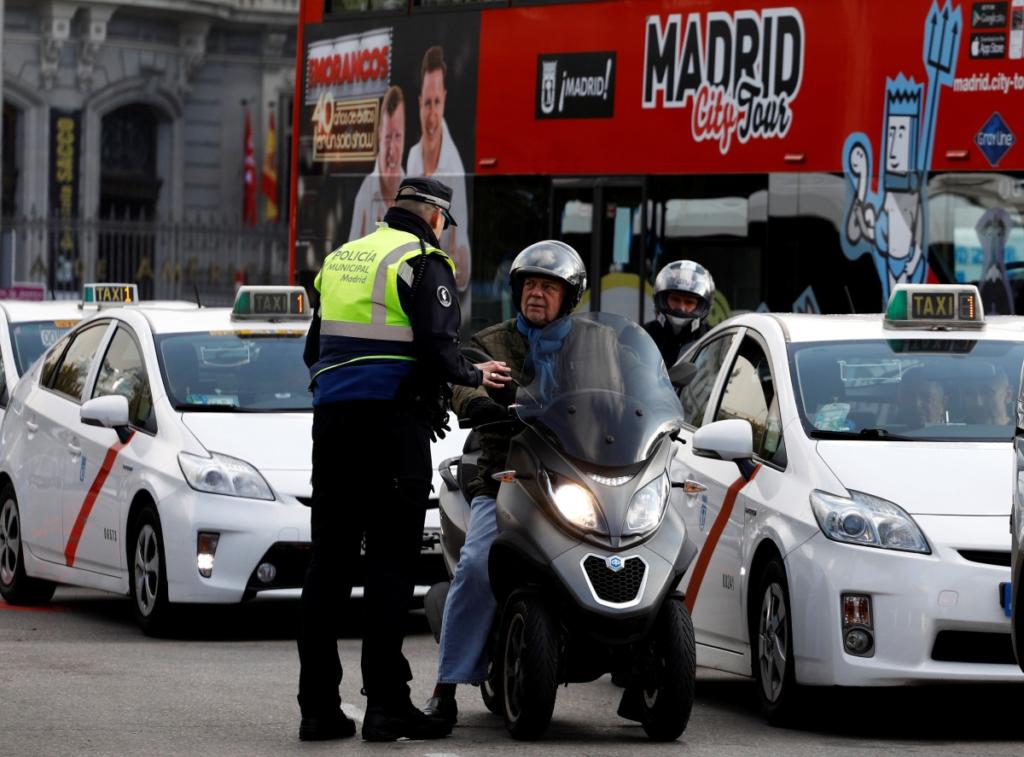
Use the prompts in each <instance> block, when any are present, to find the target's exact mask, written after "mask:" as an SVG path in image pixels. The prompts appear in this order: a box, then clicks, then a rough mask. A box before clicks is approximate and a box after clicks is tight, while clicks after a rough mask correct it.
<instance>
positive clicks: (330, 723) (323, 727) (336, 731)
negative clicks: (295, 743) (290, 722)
mask: <svg viewBox="0 0 1024 757" xmlns="http://www.w3.org/2000/svg"><path fill="white" fill-rule="evenodd" d="M355 733H356V724H355V722H354V721H353V720H352V718H350V717H349V716H348V715H346V714H345V713H344V712H342V711H341V710H335V711H334V712H329V713H327V714H326V715H303V717H302V723H300V724H299V740H300V741H329V740H331V739H347V738H349V737H351V736H355Z"/></svg>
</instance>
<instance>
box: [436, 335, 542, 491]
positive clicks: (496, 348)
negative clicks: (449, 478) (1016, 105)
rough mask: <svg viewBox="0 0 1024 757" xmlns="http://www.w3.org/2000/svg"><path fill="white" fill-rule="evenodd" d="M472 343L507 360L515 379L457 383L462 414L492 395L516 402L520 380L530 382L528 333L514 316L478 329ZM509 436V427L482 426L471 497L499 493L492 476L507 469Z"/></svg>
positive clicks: (458, 412) (457, 401)
mask: <svg viewBox="0 0 1024 757" xmlns="http://www.w3.org/2000/svg"><path fill="white" fill-rule="evenodd" d="M469 346H471V347H476V348H477V349H480V350H483V351H484V352H486V353H487V354H488V355H490V356H491V357H492V358H493V359H495V360H501V361H504V362H505V363H507V364H508V366H509V368H511V369H512V378H513V379H514V381H515V383H512V384H509V385H508V386H507V387H506V388H505V389H486V388H485V387H483V386H478V387H475V388H471V387H466V386H456V387H454V392H453V397H452V408H453V409H454V410H455V414H456V415H458V416H459V417H460V418H465V417H468V416H469V406H470V404H471V403H472V402H473V401H474V400H483V399H486V398H488V397H489V398H490V399H492V400H494V401H495V402H497V403H498V404H500V405H503V406H504V407H508V406H509V405H511V404H512V403H513V402H515V397H516V386H517V384H520V383H529V380H528V379H524V376H523V366H524V363H525V362H526V356H527V353H528V351H529V341H528V340H527V338H526V336H524V335H523V334H521V333H519V330H518V329H517V328H516V319H515V318H512V319H510V320H508V321H503V322H502V323H498V324H495V325H494V326H488V327H487V328H485V329H483V330H482V331H479V332H477V333H476V334H475V335H474V336H473V337H472V338H471V339H470V340H469ZM510 439H511V428H510V427H495V430H493V431H489V430H487V429H483V430H481V432H480V445H481V453H480V461H479V466H480V467H479V473H478V475H477V476H476V477H475V478H473V479H472V480H470V481H469V482H468V484H467V487H468V489H469V491H467V492H466V496H467V497H468V498H469V499H472V498H473V497H477V496H480V495H486V496H489V497H496V496H497V495H498V482H497V481H495V480H494V479H493V478H491V476H492V475H493V474H494V473H497V472H498V471H502V470H504V469H505V467H506V458H507V457H508V447H509V440H510Z"/></svg>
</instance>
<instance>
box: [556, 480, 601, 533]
mask: <svg viewBox="0 0 1024 757" xmlns="http://www.w3.org/2000/svg"><path fill="white" fill-rule="evenodd" d="M551 499H552V501H554V503H555V507H557V508H558V512H559V513H561V515H562V517H563V518H565V519H566V520H567V521H569V522H570V523H571V524H572V525H574V526H576V527H577V528H583V529H586V530H588V531H596V530H597V527H598V524H599V523H600V522H601V516H600V515H599V514H598V511H597V503H596V502H595V501H594V497H593V495H592V494H591V493H590V492H588V491H587V490H586V489H584V488H583V487H582V486H580V485H579V484H576V483H573V482H572V481H565V482H562V483H559V484H557V485H556V486H555V487H554V490H553V491H552V493H551Z"/></svg>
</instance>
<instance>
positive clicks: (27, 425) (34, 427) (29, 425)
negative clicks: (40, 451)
mask: <svg viewBox="0 0 1024 757" xmlns="http://www.w3.org/2000/svg"><path fill="white" fill-rule="evenodd" d="M25 428H27V429H28V430H29V432H31V433H33V434H34V433H35V432H36V431H38V430H39V424H38V423H33V422H32V421H25Z"/></svg>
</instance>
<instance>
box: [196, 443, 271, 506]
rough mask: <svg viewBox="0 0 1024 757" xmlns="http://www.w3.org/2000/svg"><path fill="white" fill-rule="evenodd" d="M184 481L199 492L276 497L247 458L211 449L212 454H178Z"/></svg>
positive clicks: (253, 497) (233, 495)
mask: <svg viewBox="0 0 1024 757" xmlns="http://www.w3.org/2000/svg"><path fill="white" fill-rule="evenodd" d="M178 464H179V465H180V466H181V472H182V473H183V474H184V476H185V481H186V482H187V483H188V485H189V486H191V487H192V488H193V489H195V490H196V491H201V492H210V493H211V494H223V495H225V496H228V497H247V498H249V499H271V500H272V499H274V493H273V492H272V491H271V490H270V486H269V484H267V482H266V480H265V479H264V478H263V476H261V475H260V473H259V471H258V470H256V469H255V468H253V467H252V466H251V465H249V463H247V462H245V461H244V460H239V459H238V458H235V457H229V456H227V455H220V454H218V453H216V452H211V453H210V456H209V457H202V456H200V455H193V454H191V453H189V452H179V453H178Z"/></svg>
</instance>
